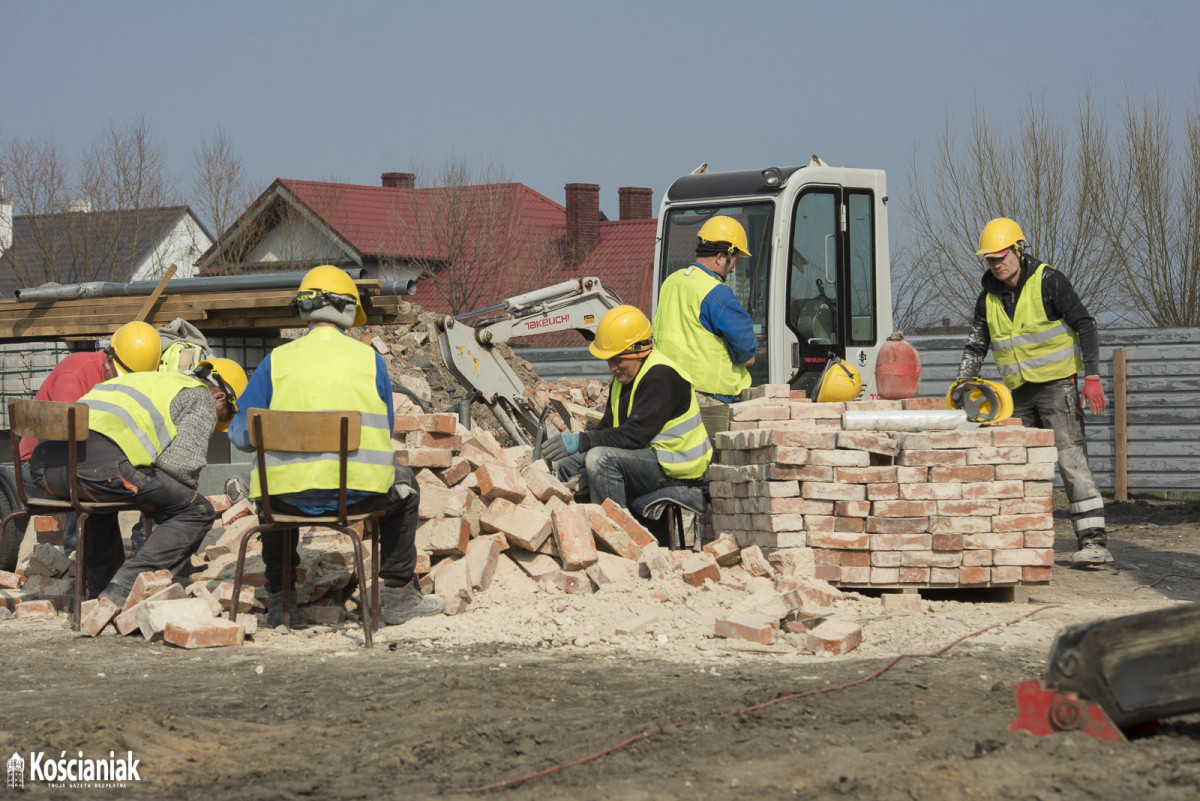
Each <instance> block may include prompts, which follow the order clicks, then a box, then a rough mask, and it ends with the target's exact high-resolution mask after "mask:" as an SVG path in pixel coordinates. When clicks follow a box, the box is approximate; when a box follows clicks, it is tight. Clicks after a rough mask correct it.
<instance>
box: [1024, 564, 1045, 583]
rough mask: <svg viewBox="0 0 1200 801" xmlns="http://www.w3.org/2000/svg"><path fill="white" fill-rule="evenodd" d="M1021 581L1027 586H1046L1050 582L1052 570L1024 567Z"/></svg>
mask: <svg viewBox="0 0 1200 801" xmlns="http://www.w3.org/2000/svg"><path fill="white" fill-rule="evenodd" d="M1021 581H1023V582H1025V583H1027V584H1045V583H1047V582H1049V581H1050V568H1048V567H1023V568H1021Z"/></svg>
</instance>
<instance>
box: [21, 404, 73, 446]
mask: <svg viewBox="0 0 1200 801" xmlns="http://www.w3.org/2000/svg"><path fill="white" fill-rule="evenodd" d="M8 420H9V427H10V428H11V429H12V432H13V433H14V434H16V435H17V436H19V437H33V438H34V439H54V440H61V441H63V442H71V441H74V442H84V441H85V440H87V438H88V407H87V404H86V403H78V402H76V403H66V402H64V401H46V400H29V399H26V398H22V399H20V400H14V401H10V402H9V404H8Z"/></svg>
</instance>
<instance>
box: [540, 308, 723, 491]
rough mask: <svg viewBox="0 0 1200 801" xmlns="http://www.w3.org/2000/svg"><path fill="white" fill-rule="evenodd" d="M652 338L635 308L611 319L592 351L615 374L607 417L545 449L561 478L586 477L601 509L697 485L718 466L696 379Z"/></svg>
mask: <svg viewBox="0 0 1200 801" xmlns="http://www.w3.org/2000/svg"><path fill="white" fill-rule="evenodd" d="M651 335H652V329H651V326H650V321H649V320H648V319H646V315H644V314H642V312H641V311H640V310H638V309H636V308H634V307H633V306H617V307H616V308H614V309H610V310H609V311H608V312H607V313H606V314H605V315H604V317H603V318H602V319H601V320H600V324H599V325H598V326H597V327H596V337H595V339H594V340H593V341H592V344H591V346H590V348H589V349H590V350H591V352H592V355H593V356H595V357H597V358H599V359H606V360H607V361H608V369H609V371H610V372H611V373H612V374H613V380H612V383H611V384H610V386H609V395H608V407H607V408H605V410H604V416H603V418H601V420H600V422H599V423H598V424H597V426H596V428H595V429H593V430H591V431H585V432H582V433H579V434H575V433H570V432H566V433H561V434H555V435H554V436H552V437H551V438H550V439H548V440H547V441H546V443H545V445H544V446H543V448H542V456H544V457H545V458H546V459H548V460H550V462H551V463H552V464H553V465H554V468H555V471H556V472H557V474H558V477H559V478H560V479H563V480H567V479H570V478H571V477H572V476H575V475H579V474H580V473H582V474H584V476H585V477H586V480H587V486H588V490H589V493H590V495H591V500H592V502H593V503H600V502H602V501H604V500H605V499H612V500H613V501H614V502H615V503H617V504H619V505H620V506H628V505H629V501H632V500H633V499H634V498H637V497H639V496H641V495H644V494H646V493H647V492H652V491H654V490H656V489H660V488H662V487H671V486H695V485H697V484H699V483H700V482H701V481H702V480H703V478H704V473H705V471H706V470H707V469H708V464H709V462H711V461H712V445H711V444H710V443H709V441H708V432H707V431H706V430H705V428H704V421H703V420H702V419H701V418H700V406H699V404H698V403H697V402H696V393H695V392H694V390H693V388H692V383H691V380H690V379H689V378H688V375H687V373H685V372H684V370H683V369H682V368H681V367H679V365H677V364H676V363H675V362H673V361H672V360H671V359H670V358H668V357H667V356H666V355H664V354H663V353H662V351H661V350H660V349H658V348H656V347H654V341H653V340H652V339H651Z"/></svg>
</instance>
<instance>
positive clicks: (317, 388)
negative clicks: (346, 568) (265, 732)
mask: <svg viewBox="0 0 1200 801" xmlns="http://www.w3.org/2000/svg"><path fill="white" fill-rule="evenodd" d="M292 308H293V310H294V311H296V312H297V313H298V314H299V315H300V319H301V320H304V321H305V322H307V323H308V332H307V333H305V334H304V336H302V337H300V338H299V339H296V340H293V341H291V342H288V343H286V344H284V345H280V346H279V347H278V348H276V349H275V350H273V351H272V352H271V353H270V354H268V355H267V358H266V359H264V360H263V362H262V363H261V364H260V365H259V366H258V368H257V369H256V370H255V371H254V376H253V378H251V380H250V384H249V386H248V387H247V388H246V394H245V396H244V399H243V403H242V404H241V405H240V406H239V409H238V414H237V417H235V418H234V420H233V423H232V425H231V426H230V429H229V440H230V442H232V443H233V444H234V446H235V447H237V448H239V449H241V450H244V451H245V450H250V449H251V448H250V431H249V423H248V418H247V411H248V410H249V409H283V410H287V411H328V410H346V411H358V412H361V413H362V434H361V443H362V444H361V445H360V446H359V448H358V449H357V450H355V451H353V452H351V454H350V464H351V469H350V471H349V475H348V477H347V482H348V489H349V491H348V493H347V509H348V511H349V512H350V513H351V514H358V513H362V512H372V511H381V510H386V514H385V515H384V516H383V518H382V519H381V520H380V522H379V534H380V543H379V553H380V568H379V573H380V577H381V578H382V579H383V582H384V586H383V588H382V589H381V590H380V593H379V594H380V615H379V616H380V619H381V620H382V622H383V624H384V625H387V626H394V625H398V624H401V623H404V622H406V621H408V620H410V619H411V618H413V617H417V616H423V615H435V614H438V613H439V612H441V611H442V609H443V608H444V606H445V603H444V601H442V599H441V598H439V597H437V596H436V595H430V596H427V595H424V594H423V593H422V592H421V588H420V586H419V584H418V583H417V581H416V579H415V578H414V577H413V571H414V569H415V568H416V562H417V548H416V531H417V522H418V521H417V508H418V506H419V505H420V490H419V488H418V485H417V481H416V477H415V475H414V474H413V472H412V470H410V469H409V468H408V467H405V466H403V465H397V464H396V463H395V454H394V450H393V448H392V440H391V436H392V428H393V425H394V423H395V412H394V410H393V407H392V382H391V378H390V377H389V375H388V371H387V364H386V363H385V362H384V361H383V357H382V356H380V355H379V354H378V353H376V352H375V350H374V349H373V348H371V347H369V346H368V345H364V344H363V343H362V342H359V341H358V340H357V339H354V338H352V337H350V336H348V335H347V333H346V332H347V330H348V329H350V328H353V327H355V326H359V325H362V324H363V323H364V322H366V314H365V312H364V311H363V308H362V302H361V300H360V299H359V295H358V288H357V287H356V286H355V285H354V282H353V281H352V280H351V279H350V276H349V275H347V274H346V272H345V271H344V270H341V269H339V268H338V267H335V266H332V265H322V266H320V267H314V268H313V269H311V270H309V271H308V273H307V274H306V275H305V276H304V279H303V280H302V281H301V283H300V291H299V292H298V293H297V295H296V298H295V300H294V301H293V302H292ZM257 473H258V468H257V465H254V467H253V469H252V471H251V475H250V487H249V489H250V497H252V498H258V497H260V485H259V482H258V474H257ZM338 473H339V471H338V458H337V454H332V455H330V454H314V455H313V457H312V458H311V459H293V460H289V461H288V462H286V463H285V464H281V465H279V466H277V467H273V468H272V469H271V479H270V487H271V488H272V494H271V506H272V508H273V509H274V508H277V507H278V509H279V511H281V512H284V513H292V514H296V513H300V514H309V515H313V514H324V513H327V512H331V511H336V510H337V508H338V486H339V474H338ZM276 493H278V494H276ZM285 538H286V543H285ZM262 539H263V561H264V562H265V563H266V575H267V593H268V596H267V624H268V625H269V626H271V627H275V626H279V625H281V624H282V623H283V608H282V606H283V587H284V585H283V582H284V581H285V580H286V581H288V582H289V586H290V587H295V583H296V574H295V568H296V566H297V565H298V564H299V563H300V558H299V553H298V552H297V546H298V543H299V532H298V531H297V530H292V531H289V532H287V533H286V534H285V533H284V532H282V531H269V532H264V533H263V535H262ZM285 547H290V548H291V549H292V571H293V572H292V575H291V576H288V577H286V578H285V577H284V575H283V549H284V548H285ZM290 596H291V601H292V604H293V605H294V604H295V602H296V593H295V592H292V593H290ZM288 611H289V615H288V617H289V619H290V620H293V621H294V620H298V617H297V615H296V610H295V609H294V608H293V609H289V610H288Z"/></svg>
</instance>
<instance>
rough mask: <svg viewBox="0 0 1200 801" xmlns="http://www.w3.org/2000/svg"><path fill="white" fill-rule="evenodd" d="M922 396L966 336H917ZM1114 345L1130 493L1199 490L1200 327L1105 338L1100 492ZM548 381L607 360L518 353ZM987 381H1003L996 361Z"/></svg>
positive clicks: (1094, 429) (601, 371)
mask: <svg viewBox="0 0 1200 801" xmlns="http://www.w3.org/2000/svg"><path fill="white" fill-rule="evenodd" d="M909 341H910V342H911V343H912V344H913V346H914V347H916V348H917V350H918V352H919V353H920V354H921V366H922V380H921V392H920V394H921V395H922V396H924V397H938V396H944V395H945V392H946V389H947V388H948V387H949V385H950V382H951V381H952V380H953V379H954V375H955V373H956V372H957V370H958V362H959V359H960V358H961V356H962V348H963V343H964V342H965V341H966V335H965V334H957V335H948V336H916V337H912V338H910V340H909ZM1114 348H1124V349H1125V374H1126V442H1127V459H1126V471H1127V486H1128V489H1129V490H1130V491H1144V492H1149V491H1160V490H1167V491H1171V490H1186V491H1200V328H1119V329H1106V330H1103V331H1101V334H1100V378H1101V381H1102V383H1103V385H1104V392H1105V394H1106V395H1107V396H1108V399H1109V406H1108V409H1107V410H1105V412H1104V413H1103V414H1100V415H1096V416H1093V415H1092V414H1091V412H1088V413H1087V414H1086V429H1087V439H1088V461H1089V462H1090V463H1091V467H1092V472H1093V473H1094V474H1095V476H1096V482H1097V483H1098V484H1099V485H1100V487H1101V489H1105V490H1111V489H1113V486H1114V466H1115V449H1114V446H1113V373H1112V366H1113V365H1112V353H1113V349H1114ZM517 353H519V354H520V355H521V356H522V357H524V358H525V359H527V360H529V361H530V362H531V363H532V364H533V367H534V369H535V370H537V371H538V374H539V375H540V376H541V377H542V378H543V379H544V380H547V381H553V380H555V379H557V378H560V377H571V378H600V379H602V380H607V379H608V369H607V366H606V365H605V364H604V362H602V361H600V360H599V359H595V358H593V357H592V356H591V355H590V354H589V353H588V352H587V348H522V349H519V350H517ZM983 377H984V378H990V379H993V380H999V374H998V373H997V372H996V368H995V365H994V364H993V363H992V360H991V357H990V356H989V358H988V359H987V360H986V361H985V362H984V371H983Z"/></svg>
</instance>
